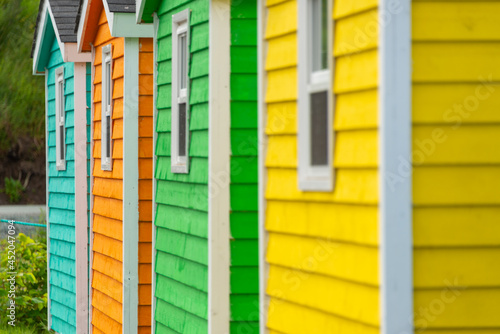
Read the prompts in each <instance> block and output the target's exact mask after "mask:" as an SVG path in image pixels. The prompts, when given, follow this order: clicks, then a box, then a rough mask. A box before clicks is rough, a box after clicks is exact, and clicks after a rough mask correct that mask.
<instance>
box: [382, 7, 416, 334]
mask: <svg viewBox="0 0 500 334" xmlns="http://www.w3.org/2000/svg"><path fill="white" fill-rule="evenodd" d="M379 19H380V21H379V22H384V24H381V25H380V27H381V32H380V45H379V73H380V75H379V80H380V82H379V89H380V90H379V94H380V97H379V110H380V112H379V124H380V127H379V131H380V135H379V147H380V152H379V163H380V167H379V168H380V174H379V180H380V181H379V182H380V187H379V189H380V196H379V203H380V204H379V205H380V208H379V228H380V233H379V235H380V252H379V254H380V266H381V268H380V289H381V290H380V311H381V312H380V313H381V319H380V323H381V334H410V333H413V249H412V247H413V239H412V193H411V191H412V190H411V189H412V176H411V173H409V174H408V173H405V175H402V173H403V172H405V171H402V166H401V160H402V159H404V160H407V159H410V158H411V133H412V131H411V1H410V0H401V1H398V2H393V1H391V0H381V1H380V4H379ZM394 176H399V177H398V180H399V182H397V184H396V183H394V182H392V181H391V178H393V177H394Z"/></svg>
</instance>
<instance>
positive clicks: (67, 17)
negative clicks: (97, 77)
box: [31, 0, 80, 57]
mask: <svg viewBox="0 0 500 334" xmlns="http://www.w3.org/2000/svg"><path fill="white" fill-rule="evenodd" d="M43 2H44V0H41V1H40V7H39V8H38V17H37V19H36V27H35V36H34V38H33V46H32V48H31V57H33V52H34V51H35V45H36V37H37V33H38V29H39V26H40V18H41V14H42V13H41V11H42V8H43ZM49 5H50V8H51V9H52V14H54V20H55V21H56V27H57V30H58V31H59V37H60V38H61V42H63V43H76V42H77V39H76V32H75V29H76V16H77V15H78V9H79V6H80V0H49Z"/></svg>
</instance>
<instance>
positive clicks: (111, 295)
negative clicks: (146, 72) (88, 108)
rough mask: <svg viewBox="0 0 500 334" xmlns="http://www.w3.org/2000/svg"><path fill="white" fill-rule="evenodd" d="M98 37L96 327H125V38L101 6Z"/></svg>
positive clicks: (118, 330) (107, 329)
mask: <svg viewBox="0 0 500 334" xmlns="http://www.w3.org/2000/svg"><path fill="white" fill-rule="evenodd" d="M98 24H99V28H98V29H97V33H96V36H95V39H94V47H95V57H94V63H93V66H94V73H95V75H94V99H93V103H94V118H93V124H92V126H93V127H94V129H93V136H94V137H93V147H92V156H93V158H94V166H93V167H92V168H93V170H92V175H93V189H92V194H93V196H94V207H93V214H94V218H93V230H92V232H93V234H94V238H93V242H94V244H93V245H92V251H93V263H92V270H93V274H92V289H93V292H92V319H91V320H92V326H93V331H94V333H99V332H102V333H121V332H122V321H123V319H122V318H123V312H122V308H123V305H122V303H123V244H122V240H123V226H122V225H123V217H122V215H123V202H122V199H123V181H122V180H123V71H124V57H123V51H124V50H123V48H124V39H123V38H113V37H112V36H111V34H110V31H109V27H108V22H107V18H106V13H105V11H104V9H103V10H102V11H101V15H100V18H99V23H98ZM108 44H112V58H113V66H112V78H113V110H112V130H111V131H112V155H113V156H112V157H113V160H112V163H113V166H112V171H102V170H101V89H102V87H101V81H102V74H101V73H102V66H101V65H102V49H103V47H104V46H106V45H108Z"/></svg>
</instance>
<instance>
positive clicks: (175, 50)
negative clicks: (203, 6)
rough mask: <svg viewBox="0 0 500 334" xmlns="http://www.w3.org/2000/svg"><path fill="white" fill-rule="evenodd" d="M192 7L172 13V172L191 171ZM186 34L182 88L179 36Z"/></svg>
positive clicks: (183, 172) (185, 172) (182, 172)
mask: <svg viewBox="0 0 500 334" xmlns="http://www.w3.org/2000/svg"><path fill="white" fill-rule="evenodd" d="M190 12H191V11H190V9H185V10H183V11H181V12H179V13H177V14H174V15H172V119H171V121H172V122H171V124H172V125H171V126H172V129H171V136H172V139H171V150H170V152H171V170H172V173H180V174H187V173H189V137H190V132H189V86H190V84H189V59H190V52H189V45H190V29H189V27H190V25H189V14H190ZM183 34H186V45H187V52H186V57H187V59H186V67H187V69H186V75H187V81H186V88H185V89H180V88H179V86H180V79H179V72H180V64H181V61H180V59H179V47H178V44H179V37H180V36H181V35H183ZM180 104H185V105H186V138H185V140H186V155H185V156H179V140H180V138H179V105H180Z"/></svg>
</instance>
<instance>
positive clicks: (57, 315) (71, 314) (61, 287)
mask: <svg viewBox="0 0 500 334" xmlns="http://www.w3.org/2000/svg"><path fill="white" fill-rule="evenodd" d="M47 38H50V37H47ZM52 38H53V43H52V48H51V50H50V52H51V54H50V58H49V61H48V64H47V69H48V76H47V78H46V80H47V81H46V83H47V95H48V96H47V101H48V110H47V115H46V117H47V119H46V121H47V131H48V133H47V142H48V163H49V170H48V179H49V180H48V187H49V189H48V207H49V224H50V233H49V242H50V262H49V268H50V296H49V298H50V305H51V307H50V312H51V318H52V329H53V330H55V331H56V332H58V333H60V334H71V333H76V329H75V326H76V313H75V310H76V282H75V163H74V131H73V127H74V104H73V102H74V99H73V91H74V80H73V73H74V66H73V63H64V62H63V59H62V55H61V52H60V50H59V45H58V43H57V40H56V39H55V37H54V36H52ZM61 66H64V80H65V85H64V95H65V112H66V136H65V138H66V147H67V148H66V170H65V171H58V170H57V169H56V148H55V143H56V131H55V129H56V127H55V112H56V110H55V70H56V69H57V68H59V67H61Z"/></svg>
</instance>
